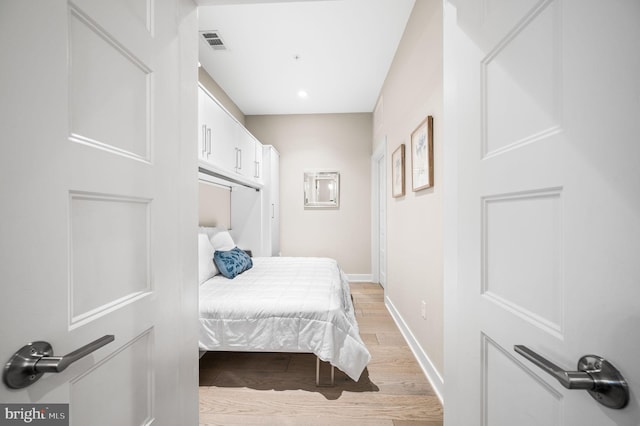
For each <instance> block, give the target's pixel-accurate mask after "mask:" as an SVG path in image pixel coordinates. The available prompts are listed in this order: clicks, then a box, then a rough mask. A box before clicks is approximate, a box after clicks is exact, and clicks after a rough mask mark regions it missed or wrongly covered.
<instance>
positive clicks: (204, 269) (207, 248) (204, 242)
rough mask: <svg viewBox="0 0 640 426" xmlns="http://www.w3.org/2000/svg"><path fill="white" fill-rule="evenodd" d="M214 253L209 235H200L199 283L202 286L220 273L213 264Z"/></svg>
mask: <svg viewBox="0 0 640 426" xmlns="http://www.w3.org/2000/svg"><path fill="white" fill-rule="evenodd" d="M214 251H215V250H214V249H213V246H212V245H211V241H209V237H208V236H207V234H198V283H200V284H202V283H203V282H205V281H206V280H208V279H209V278H212V277H214V276H216V275H218V274H219V273H220V272H219V271H218V268H216V265H215V263H213V252H214Z"/></svg>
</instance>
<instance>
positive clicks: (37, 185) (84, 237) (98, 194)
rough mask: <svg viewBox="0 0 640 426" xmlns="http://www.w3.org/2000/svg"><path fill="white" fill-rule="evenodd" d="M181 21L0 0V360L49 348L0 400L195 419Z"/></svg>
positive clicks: (184, 26)
mask: <svg viewBox="0 0 640 426" xmlns="http://www.w3.org/2000/svg"><path fill="white" fill-rule="evenodd" d="M196 26H197V18H196V12H195V7H194V6H193V5H192V4H190V2H188V1H184V2H183V1H181V0H171V1H164V0H163V1H146V0H144V1H136V0H118V1H109V2H104V1H98V0H74V1H69V2H67V1H62V0H49V1H18V0H12V1H3V2H2V4H0V53H1V54H2V61H3V63H2V67H0V87H1V90H0V91H1V93H2V95H1V98H0V123H1V124H0V132H2V148H1V149H2V151H1V154H0V197H1V202H0V213H1V214H0V217H1V219H2V220H1V221H0V229H1V233H0V235H1V238H0V254H1V261H0V279H1V280H2V282H1V284H0V286H1V289H2V296H0V324H1V325H0V332H1V338H0V341H1V342H2V343H1V344H0V359H1V361H2V362H3V363H4V362H7V361H8V360H9V359H10V358H11V357H12V355H13V354H14V352H16V351H18V350H19V349H20V348H21V347H23V346H24V345H26V344H27V343H29V342H34V341H46V342H48V343H49V344H50V345H51V347H52V351H50V353H48V354H45V353H43V351H44V348H45V347H44V346H42V347H41V346H38V347H36V348H35V349H34V350H33V351H27V352H26V354H25V355H24V356H23V357H26V359H28V360H29V362H28V364H29V365H28V367H27V368H26V370H25V380H24V381H21V380H18V381H11V380H8V379H7V373H6V371H5V372H4V382H3V383H2V385H1V386H0V403H2V404H9V403H21V404H40V406H42V405H44V406H47V405H50V404H69V405H68V416H69V417H67V420H69V421H70V423H69V424H72V425H77V426H81V425H92V426H95V425H144V424H150V423H153V424H159V425H178V424H180V425H188V424H197V339H196V334H197V328H196V327H197V325H196V321H197V319H196V318H197V312H196V310H197V289H196V286H197V285H196V277H195V275H196V274H195V269H196V267H195V265H196V262H195V256H196V254H195V244H194V243H192V242H193V241H195V233H196V229H195V223H196V220H197V211H196V209H197V207H196V206H197V198H196V190H197V187H196V168H197V158H196V149H195V148H196V147H195V143H196V141H197V133H196V117H197V111H196V105H197V98H196V64H197V40H196V34H197V32H196ZM110 335H113V336H114V337H115V338H114V340H113V341H109V340H110V339H108V338H107V339H106V342H107V344H106V345H104V346H102V347H100V348H98V349H97V350H95V351H93V352H91V353H89V354H87V355H86V356H84V357H82V358H80V359H78V360H77V361H76V362H73V363H71V364H70V365H68V366H67V367H66V369H64V370H63V371H61V372H58V373H54V372H46V373H44V374H43V375H40V374H39V373H40V372H42V371H50V370H47V369H46V368H45V367H46V365H45V364H46V363H47V361H46V359H40V358H41V356H42V355H45V356H47V355H49V356H63V355H67V354H70V353H72V352H73V351H75V350H76V349H78V348H81V347H83V346H84V345H86V344H88V343H89V342H92V341H94V340H96V339H98V338H100V337H102V336H110ZM55 362H56V360H51V361H50V362H49V364H52V363H53V364H55ZM5 369H6V367H5ZM16 377H18V378H19V377H20V375H19V374H18V375H17V376H16ZM38 377H39V380H37V381H36V380H35V379H36V378H38ZM9 382H10V384H11V386H12V387H13V388H12V387H10V386H7V384H8V383H9ZM16 385H19V386H16ZM23 385H28V386H26V387H21V386H23ZM16 412H17V411H16ZM44 413H46V414H48V413H47V412H46V410H45V411H44ZM5 414H6V412H5V411H4V410H3V412H2V413H0V416H3V415H5ZM7 415H8V414H7ZM11 415H13V414H11ZM0 423H3V419H0ZM3 424H4V423H3ZM32 424H37V422H35V421H34V422H33V423H32ZM47 424H49V423H47ZM56 424H58V423H56Z"/></svg>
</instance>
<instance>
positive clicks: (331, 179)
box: [304, 172, 340, 209]
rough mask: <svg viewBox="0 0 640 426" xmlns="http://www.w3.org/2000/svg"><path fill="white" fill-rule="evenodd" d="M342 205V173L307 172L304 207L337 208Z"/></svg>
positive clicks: (305, 174)
mask: <svg viewBox="0 0 640 426" xmlns="http://www.w3.org/2000/svg"><path fill="white" fill-rule="evenodd" d="M339 206H340V173H338V172H305V173H304V208H305V209H337V208H338V207H339Z"/></svg>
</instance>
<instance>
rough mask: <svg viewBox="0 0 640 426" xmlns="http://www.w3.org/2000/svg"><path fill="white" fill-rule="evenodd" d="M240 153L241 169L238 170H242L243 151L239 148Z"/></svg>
mask: <svg viewBox="0 0 640 426" xmlns="http://www.w3.org/2000/svg"><path fill="white" fill-rule="evenodd" d="M238 153H240V167H238V170H242V149H240V148H238Z"/></svg>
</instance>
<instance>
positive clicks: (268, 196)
mask: <svg viewBox="0 0 640 426" xmlns="http://www.w3.org/2000/svg"><path fill="white" fill-rule="evenodd" d="M198 126H199V128H198V158H199V160H200V161H199V164H198V165H199V168H201V169H204V170H206V171H209V172H212V173H213V174H214V175H215V176H216V177H217V178H220V179H223V180H225V179H226V180H227V181H231V182H234V184H233V185H232V187H231V233H232V236H233V239H234V241H235V243H236V244H237V245H238V247H241V248H243V249H247V250H251V251H252V252H253V255H254V256H279V255H280V189H279V188H280V166H279V163H280V154H279V153H278V151H277V150H276V149H275V148H274V147H273V146H271V145H263V144H262V143H261V142H260V141H259V140H258V139H256V138H255V137H254V136H253V135H252V134H251V133H250V132H249V131H248V130H247V129H245V127H244V126H243V125H242V124H240V123H239V122H238V121H237V120H236V119H235V118H234V117H233V116H232V115H231V114H229V112H227V110H226V109H225V108H224V107H222V105H220V104H219V103H218V102H217V101H216V100H215V99H214V98H213V96H211V94H209V92H207V90H206V89H204V88H203V87H202V86H199V88H198ZM237 183H240V184H241V185H237Z"/></svg>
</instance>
